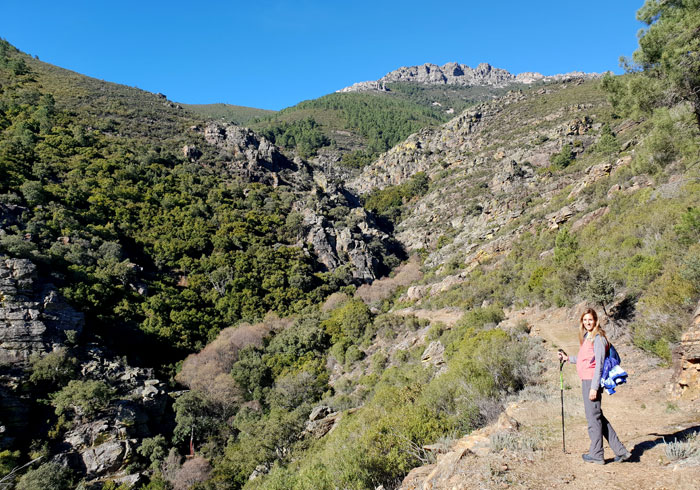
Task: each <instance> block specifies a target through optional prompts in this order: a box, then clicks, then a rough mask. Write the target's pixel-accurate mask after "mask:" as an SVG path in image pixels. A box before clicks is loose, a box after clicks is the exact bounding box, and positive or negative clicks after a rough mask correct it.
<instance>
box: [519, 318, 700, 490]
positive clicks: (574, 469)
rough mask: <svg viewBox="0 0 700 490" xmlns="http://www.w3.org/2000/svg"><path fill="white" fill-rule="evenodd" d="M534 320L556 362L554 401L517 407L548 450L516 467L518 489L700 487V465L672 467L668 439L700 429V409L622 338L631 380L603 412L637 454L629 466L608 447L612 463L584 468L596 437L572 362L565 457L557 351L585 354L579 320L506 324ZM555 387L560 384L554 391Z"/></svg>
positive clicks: (551, 381)
mask: <svg viewBox="0 0 700 490" xmlns="http://www.w3.org/2000/svg"><path fill="white" fill-rule="evenodd" d="M518 321H526V322H527V323H528V324H529V325H532V331H531V335H534V336H538V337H541V338H542V339H543V340H544V344H543V345H544V347H545V349H546V351H547V352H548V354H549V355H550V357H551V358H550V359H548V360H547V361H546V362H545V367H546V372H545V373H544V376H543V378H544V380H546V382H547V383H546V384H547V386H548V387H549V389H548V390H547V394H548V396H547V398H546V400H539V401H538V400H527V399H526V400H524V401H523V402H521V403H520V404H518V406H516V407H513V410H512V411H511V412H510V413H511V415H512V416H513V417H514V418H515V419H516V420H518V421H519V422H520V423H521V424H523V430H525V431H528V432H531V433H533V434H539V435H540V436H541V437H542V438H543V440H544V441H545V448H544V451H543V453H542V454H541V455H540V457H538V458H536V460H535V461H534V463H533V464H527V465H525V466H523V467H520V468H518V467H517V466H516V467H514V468H513V470H512V471H511V470H509V472H511V473H512V475H511V476H514V477H517V478H515V479H514V480H513V481H512V484H514V485H515V486H518V485H519V486H524V487H526V488H564V487H567V488H572V487H573V488H597V489H598V488H606V489H607V488H615V489H617V488H620V489H629V488H638V489H647V488H656V489H663V488H668V489H676V488H679V489H685V488H687V489H691V488H696V489H697V488H700V467H698V466H694V467H683V466H679V465H674V464H672V463H669V462H668V460H667V458H666V456H665V453H664V439H665V440H667V441H672V440H674V437H678V436H679V435H680V433H682V432H683V431H688V430H691V431H692V430H695V431H700V411H699V410H698V409H699V408H700V407H698V406H697V404H692V403H688V402H683V401H676V400H670V399H669V398H668V389H667V387H668V383H669V381H670V378H671V374H672V373H671V369H669V368H664V367H661V366H659V363H658V361H656V360H655V359H652V358H650V357H649V356H647V355H646V354H645V353H644V352H642V351H640V350H639V349H637V348H635V347H634V346H631V345H629V344H628V343H625V342H623V341H616V342H615V347H616V348H617V349H618V351H619V352H620V356H621V357H622V360H623V367H624V368H625V369H626V371H627V372H628V373H629V375H630V380H629V383H628V384H626V385H624V386H622V387H620V388H619V389H618V390H617V393H616V394H614V395H608V394H607V393H606V394H604V395H603V413H605V415H606V417H607V418H608V420H610V422H611V423H612V424H613V427H615V430H616V432H617V433H618V436H619V437H620V439H621V440H622V442H623V443H624V444H625V445H626V447H627V449H628V450H630V451H632V454H633V458H632V460H631V462H628V463H614V462H613V461H612V458H613V457H614V454H613V453H612V451H611V450H610V448H609V447H608V446H607V444H605V451H606V453H605V456H606V461H607V462H608V464H606V465H605V466H599V465H592V464H590V463H584V462H583V461H582V460H581V454H582V453H584V452H587V450H588V445H589V439H588V434H587V431H586V419H585V416H584V413H583V402H582V395H581V384H580V381H579V379H578V377H577V375H576V370H575V368H574V366H572V365H569V364H565V365H564V375H565V376H564V380H565V387H566V390H565V391H566V396H565V424H566V449H567V454H563V453H562V444H561V412H560V410H561V405H560V398H559V380H558V378H559V366H558V362H557V361H556V355H555V352H556V350H557V349H558V348H562V349H564V350H565V351H567V352H568V353H569V354H576V352H577V351H578V334H577V325H576V322H577V315H576V314H575V311H573V310H568V309H563V308H552V309H548V310H540V309H537V308H533V309H528V310H521V311H517V312H511V313H510V314H509V315H508V319H507V321H506V324H508V323H511V324H513V323H517V322H518ZM551 387H554V388H553V389H552V388H551Z"/></svg>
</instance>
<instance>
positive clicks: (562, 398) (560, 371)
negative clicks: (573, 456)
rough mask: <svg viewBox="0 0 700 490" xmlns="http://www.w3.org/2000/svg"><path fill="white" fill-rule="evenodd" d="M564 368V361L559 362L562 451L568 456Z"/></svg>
mask: <svg viewBox="0 0 700 490" xmlns="http://www.w3.org/2000/svg"><path fill="white" fill-rule="evenodd" d="M559 352H561V353H562V354H564V355H566V352H564V351H563V350H561V349H559ZM563 367H564V359H560V360H559V386H560V389H561V447H562V451H563V452H564V453H565V454H566V437H565V436H564V373H563V371H562V368H563Z"/></svg>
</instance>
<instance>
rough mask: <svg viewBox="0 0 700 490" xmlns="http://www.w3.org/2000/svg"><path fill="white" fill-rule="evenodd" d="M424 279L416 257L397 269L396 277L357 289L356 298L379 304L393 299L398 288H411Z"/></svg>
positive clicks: (385, 278) (386, 278)
mask: <svg viewBox="0 0 700 490" xmlns="http://www.w3.org/2000/svg"><path fill="white" fill-rule="evenodd" d="M422 278H423V273H422V272H421V270H420V259H419V258H418V257H417V256H415V255H414V256H412V257H411V258H410V259H409V260H408V262H406V263H405V264H403V265H401V266H400V267H398V268H397V269H396V274H394V276H392V277H384V278H382V279H379V280H376V281H374V282H373V283H372V284H363V285H362V286H360V287H359V288H358V289H357V292H356V293H355V296H356V297H358V298H360V299H361V300H362V301H364V302H365V303H367V304H373V303H378V302H380V301H383V300H385V299H388V298H389V297H391V295H392V294H394V292H395V291H396V290H397V289H398V288H401V287H406V286H409V285H410V284H413V283H414V282H416V281H420V280H421V279H422Z"/></svg>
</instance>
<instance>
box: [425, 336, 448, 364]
mask: <svg viewBox="0 0 700 490" xmlns="http://www.w3.org/2000/svg"><path fill="white" fill-rule="evenodd" d="M444 355H445V346H444V345H442V342H440V341H439V340H434V341H432V342H431V343H430V345H428V347H426V349H425V350H424V351H423V354H422V355H421V357H420V360H421V362H425V363H429V364H432V365H433V366H435V367H437V368H439V367H441V366H444V365H445V357H444Z"/></svg>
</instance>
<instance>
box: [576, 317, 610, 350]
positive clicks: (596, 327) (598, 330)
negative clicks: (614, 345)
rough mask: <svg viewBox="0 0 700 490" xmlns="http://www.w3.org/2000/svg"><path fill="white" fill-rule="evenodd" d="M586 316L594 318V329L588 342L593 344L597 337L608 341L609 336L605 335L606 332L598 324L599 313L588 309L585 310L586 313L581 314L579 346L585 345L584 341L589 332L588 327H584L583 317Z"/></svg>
mask: <svg viewBox="0 0 700 490" xmlns="http://www.w3.org/2000/svg"><path fill="white" fill-rule="evenodd" d="M586 315H591V316H592V317H593V329H592V330H591V333H590V335H589V336H588V340H590V341H591V342H593V340H594V339H595V336H596V335H600V336H602V337H603V338H604V339H605V341H606V342H607V341H608V336H607V335H606V334H605V330H603V329H602V328H601V327H600V323H599V322H598V313H596V312H595V310H594V309H593V308H587V309H586V310H584V312H583V313H582V314H581V318H579V326H578V342H579V345H580V344H583V339H584V335H585V334H586V332H587V330H586V327H584V326H583V317H584V316H586Z"/></svg>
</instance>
